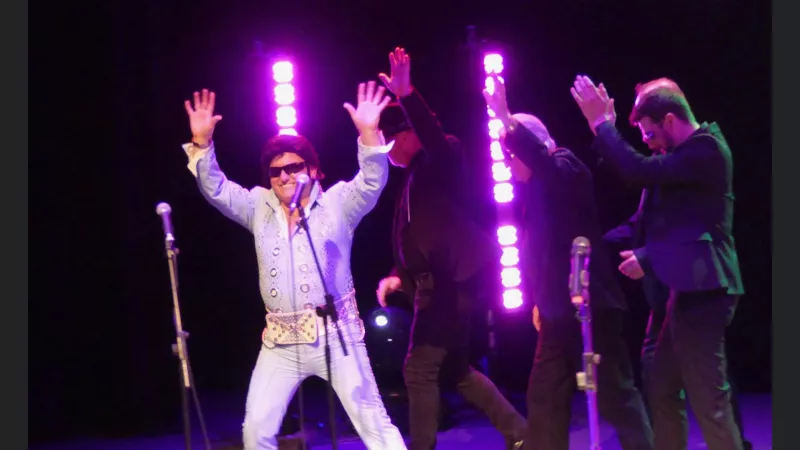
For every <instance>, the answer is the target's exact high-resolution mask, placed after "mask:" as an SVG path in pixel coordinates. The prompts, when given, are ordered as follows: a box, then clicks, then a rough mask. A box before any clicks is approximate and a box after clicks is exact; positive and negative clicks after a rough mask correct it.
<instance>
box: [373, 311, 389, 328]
mask: <svg viewBox="0 0 800 450" xmlns="http://www.w3.org/2000/svg"><path fill="white" fill-rule="evenodd" d="M388 324H389V319H388V318H387V317H386V315H385V314H378V315H377V316H375V325H376V326H379V327H385V326H386V325H388Z"/></svg>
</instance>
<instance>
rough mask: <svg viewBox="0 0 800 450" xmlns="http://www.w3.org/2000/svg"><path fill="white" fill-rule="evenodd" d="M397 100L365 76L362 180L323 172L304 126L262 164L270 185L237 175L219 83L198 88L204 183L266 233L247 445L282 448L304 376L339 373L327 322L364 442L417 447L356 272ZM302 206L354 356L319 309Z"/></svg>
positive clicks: (227, 210)
mask: <svg viewBox="0 0 800 450" xmlns="http://www.w3.org/2000/svg"><path fill="white" fill-rule="evenodd" d="M388 101H389V97H386V96H384V88H382V87H381V88H378V89H377V90H376V89H375V83H374V82H369V83H367V84H366V85H365V84H363V83H362V84H360V85H359V88H358V104H357V106H356V107H353V106H352V105H350V104H345V105H344V107H345V109H346V110H347V111H348V112H349V113H350V116H351V118H352V119H353V124H354V125H355V126H356V129H357V130H358V133H359V137H358V141H357V142H358V163H359V171H358V173H357V174H356V176H355V177H354V178H353V179H352V180H350V181H347V182H344V181H341V182H338V183H336V184H335V185H334V186H333V187H331V188H330V189H328V190H327V191H323V190H322V188H321V186H320V184H319V182H318V180H319V179H321V178H322V172H321V171H320V169H319V159H318V157H317V154H316V151H315V150H314V148H313V146H312V145H311V143H310V142H309V141H308V140H307V139H306V138H304V137H302V136H290V135H283V136H276V137H274V138H272V139H270V140H269V142H268V143H267V146H266V148H265V149H264V152H263V154H262V157H261V167H262V172H263V174H264V185H266V186H270V187H269V188H264V187H260V186H257V187H254V188H253V189H249V190H248V189H245V188H244V187H242V186H240V185H238V184H236V183H234V182H233V181H230V180H228V178H227V177H226V176H225V174H224V173H223V172H222V170H220V167H219V165H218V164H217V159H216V156H215V147H214V143H213V141H212V139H211V137H212V133H213V132H214V127H215V126H216V124H217V122H219V121H220V120H221V119H222V116H219V115H214V103H215V95H214V93H213V92H208V90H205V89H204V90H203V91H202V93H199V92H195V93H194V102H191V101H188V100H187V101H186V102H185V106H186V112H187V114H188V117H189V124H190V128H191V131H192V142H191V143H188V144H185V145H184V146H183V149H184V151H185V152H186V154H187V156H188V157H189V170H190V171H191V172H192V174H194V176H195V177H196V178H197V184H198V186H199V187H200V192H201V193H202V194H203V196H204V197H205V198H206V199H207V200H208V201H209V203H211V205H213V206H214V207H215V208H216V209H217V210H219V211H220V212H221V213H223V214H224V215H225V216H226V217H228V218H230V219H231V220H233V221H235V222H236V223H238V224H240V225H242V226H243V227H245V228H247V229H248V230H249V231H250V232H251V233H253V236H254V238H255V245H256V254H257V258H258V269H259V282H260V288H261V297H262V298H263V300H264V305H265V307H266V310H267V316H266V317H267V324H266V327H265V329H264V332H263V333H262V336H261V340H262V343H261V345H262V346H261V352H260V354H259V356H258V361H257V362H256V366H255V369H254V370H253V374H252V377H251V380H250V388H249V391H248V394H247V403H246V407H245V418H244V425H243V438H244V448H245V450H257V449H258V450H266V449H277V438H276V434H277V433H278V431H279V429H280V426H281V423H282V421H283V416H284V414H285V413H286V408H287V405H288V403H289V401H290V400H291V399H292V397H293V396H294V394H295V392H296V390H297V388H298V387H299V385H300V383H301V382H302V381H303V380H304V379H306V378H307V377H309V376H311V375H317V376H319V377H321V378H323V379H327V378H328V373H327V370H326V367H325V350H324V339H325V333H330V336H329V339H330V346H331V372H332V374H333V377H332V378H333V379H332V380H330V381H331V382H332V385H333V389H334V390H335V391H336V393H337V395H338V397H339V399H340V400H341V402H342V405H343V406H344V409H345V410H346V411H347V414H348V415H349V416H350V419H351V421H352V422H353V425H354V426H355V429H356V430H357V431H358V434H359V435H360V436H361V438H362V440H363V441H364V444H366V446H367V447H368V448H369V449H370V450H393V449H405V448H406V446H405V443H404V442H403V438H402V436H401V435H400V432H399V431H398V430H397V428H396V427H395V426H394V425H393V424H392V423H391V420H390V419H389V416H388V415H387V413H386V409H385V407H384V405H383V401H382V400H381V397H380V394H379V392H378V388H377V384H376V382H375V377H374V375H373V373H372V369H371V367H370V361H369V357H368V356H367V350H366V347H365V344H364V340H363V337H364V323H363V322H362V321H361V319H360V318H359V315H358V308H357V305H356V300H355V291H354V285H353V277H352V275H351V272H350V250H351V247H352V244H353V233H354V231H355V229H356V226H357V225H358V224H359V222H360V221H361V219H362V218H363V217H364V216H365V215H366V214H367V213H369V212H370V211H371V210H372V209H373V208H374V207H375V204H376V203H377V201H378V197H379V196H380V194H381V192H382V191H383V188H384V186H385V185H386V181H387V179H388V176H389V172H388V170H389V169H388V164H387V155H386V153H387V152H388V150H389V149H390V148H391V145H388V146H387V145H385V142H384V140H383V136H382V134H381V133H380V132H379V130H378V119H379V117H380V114H381V111H382V110H383V108H384V107H385V106H386V104H387V103H388ZM300 174H306V175H308V176H309V178H310V180H311V181H310V182H309V183H308V184H307V185H306V186H305V188H304V191H303V192H302V196H301V200H300V207H299V208H297V209H296V210H295V211H294V212H293V213H292V214H290V208H289V204H290V203H291V200H292V196H293V194H294V189H295V185H296V183H295V181H296V178H297V176H298V175H300ZM301 212H302V213H303V214H304V215H305V217H306V218H307V222H308V226H309V230H310V232H311V239H312V241H313V244H314V248H315V249H316V251H317V253H318V257H319V263H320V267H321V268H322V277H323V278H324V280H325V284H326V285H327V287H328V289H329V290H330V293H331V294H332V295H333V298H334V304H335V306H336V309H337V311H338V315H339V327H340V329H341V331H342V334H343V337H344V345H345V346H346V348H347V351H348V356H344V354H343V352H342V344H343V343H342V342H340V341H339V339H338V337H337V333H336V331H335V329H334V328H333V324H332V323H330V324H329V326H328V329H327V330H326V329H325V327H324V325H323V322H322V319H321V318H319V317H317V315H316V313H315V307H317V306H324V304H325V292H324V288H323V285H322V282H321V280H320V274H319V272H318V270H317V265H316V264H315V262H314V257H313V254H312V253H311V249H310V246H309V240H308V236H307V235H306V233H305V232H304V231H303V229H302V227H300V226H299V218H300V216H299V214H300V213H301Z"/></svg>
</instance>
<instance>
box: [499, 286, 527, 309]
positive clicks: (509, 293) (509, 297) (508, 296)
mask: <svg viewBox="0 0 800 450" xmlns="http://www.w3.org/2000/svg"><path fill="white" fill-rule="evenodd" d="M503 306H505V307H506V308H507V309H514V308H519V307H520V306H522V291H520V290H519V289H507V290H506V291H505V292H503Z"/></svg>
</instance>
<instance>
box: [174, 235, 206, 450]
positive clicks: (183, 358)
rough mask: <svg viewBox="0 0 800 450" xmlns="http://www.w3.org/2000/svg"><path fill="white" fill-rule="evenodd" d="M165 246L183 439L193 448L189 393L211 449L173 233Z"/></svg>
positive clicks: (185, 444) (187, 449)
mask: <svg viewBox="0 0 800 450" xmlns="http://www.w3.org/2000/svg"><path fill="white" fill-rule="evenodd" d="M164 243H165V246H166V251H167V261H168V262H169V278H170V282H171V284H172V308H173V320H174V322H175V343H174V344H172V352H173V353H174V354H175V356H176V357H177V358H178V363H179V369H180V376H181V413H182V416H183V439H184V446H185V448H186V450H191V448H192V437H191V436H192V431H191V430H192V428H191V427H192V425H191V414H190V410H189V394H191V395H192V399H193V400H194V405H195V409H196V411H197V418H198V420H199V421H200V431H201V433H202V437H203V443H204V444H205V448H206V450H211V443H210V441H209V439H208V431H207V430H206V423H205V420H204V419H203V411H202V409H201V408H200V399H199V398H198V396H197V389H196V388H195V385H194V376H193V374H192V366H191V364H189V351H188V349H187V346H186V338H188V337H189V333H188V332H186V331H184V329H183V321H182V320H181V308H180V302H179V301H178V253H179V250H178V248H177V247H175V238H174V237H173V236H172V234H171V233H168V234H167V236H166V239H165V242H164Z"/></svg>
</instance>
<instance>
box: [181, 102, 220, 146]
mask: <svg viewBox="0 0 800 450" xmlns="http://www.w3.org/2000/svg"><path fill="white" fill-rule="evenodd" d="M216 100H217V96H216V94H214V93H213V92H209V91H208V89H203V91H202V94H201V93H199V92H195V93H194V105H192V102H190V101H189V100H186V101H185V102H183V105H184V107H185V108H186V114H187V115H188V116H189V128H190V129H191V130H192V138H193V139H194V140H195V142H198V143H207V142H208V141H210V140H211V135H213V134H214V127H216V126H217V122H219V121H220V120H222V116H220V115H216V116H215V115H214V105H215V103H216Z"/></svg>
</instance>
